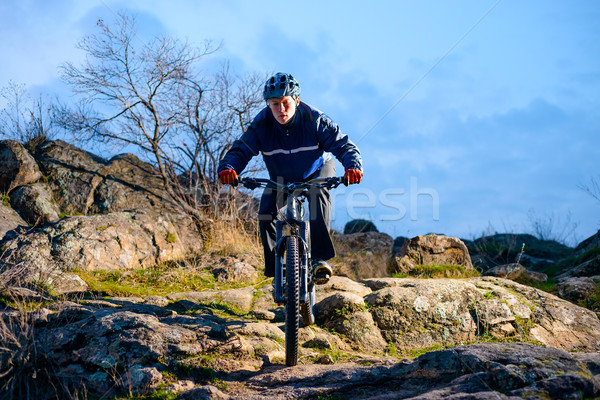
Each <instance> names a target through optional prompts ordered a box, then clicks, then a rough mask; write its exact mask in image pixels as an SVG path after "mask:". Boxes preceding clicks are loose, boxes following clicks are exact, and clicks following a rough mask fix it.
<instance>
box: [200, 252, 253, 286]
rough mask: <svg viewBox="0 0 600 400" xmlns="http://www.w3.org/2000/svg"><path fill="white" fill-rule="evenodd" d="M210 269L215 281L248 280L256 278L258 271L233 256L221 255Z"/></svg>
mask: <svg viewBox="0 0 600 400" xmlns="http://www.w3.org/2000/svg"><path fill="white" fill-rule="evenodd" d="M217 265H218V266H217V267H215V268H213V269H212V270H211V272H212V274H213V275H214V276H215V279H216V280H217V282H250V281H254V280H256V278H258V271H256V268H254V267H253V266H252V265H250V264H248V263H247V262H244V261H241V260H238V259H236V258H235V257H231V256H230V257H222V258H221V259H220V260H219V261H218V263H217Z"/></svg>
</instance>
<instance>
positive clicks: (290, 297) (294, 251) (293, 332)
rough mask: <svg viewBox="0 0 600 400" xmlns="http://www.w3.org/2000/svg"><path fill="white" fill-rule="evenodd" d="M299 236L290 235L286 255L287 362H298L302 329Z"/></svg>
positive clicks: (290, 363) (292, 364)
mask: <svg viewBox="0 0 600 400" xmlns="http://www.w3.org/2000/svg"><path fill="white" fill-rule="evenodd" d="M298 244H299V243H298V237H296V236H290V237H289V238H288V241H287V248H286V251H287V255H286V261H287V263H286V271H285V272H286V283H287V288H286V295H287V298H286V303H285V364H286V365H287V366H294V365H296V364H298V330H299V329H300V274H299V272H300V271H299V270H300V254H299V249H298Z"/></svg>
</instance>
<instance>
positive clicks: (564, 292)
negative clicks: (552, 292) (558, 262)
mask: <svg viewBox="0 0 600 400" xmlns="http://www.w3.org/2000/svg"><path fill="white" fill-rule="evenodd" d="M556 287H557V288H558V295H559V296H560V297H561V298H563V299H567V300H569V301H572V302H574V303H577V302H579V301H582V300H585V299H587V298H588V297H590V296H591V295H593V294H594V293H595V292H596V291H598V289H599V288H600V275H596V276H584V277H567V278H562V279H560V280H558V281H557V282H556Z"/></svg>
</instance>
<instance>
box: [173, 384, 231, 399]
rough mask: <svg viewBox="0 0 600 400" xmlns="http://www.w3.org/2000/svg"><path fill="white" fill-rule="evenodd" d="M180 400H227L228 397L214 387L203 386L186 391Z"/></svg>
mask: <svg viewBox="0 0 600 400" xmlns="http://www.w3.org/2000/svg"><path fill="white" fill-rule="evenodd" d="M180 398H181V400H228V399H230V397H229V396H228V395H226V394H224V393H223V392H221V391H220V390H219V389H217V388H216V387H215V386H212V385H204V386H200V387H197V388H195V389H192V390H188V391H187V392H185V393H184V394H183V395H182V396H181V397H180Z"/></svg>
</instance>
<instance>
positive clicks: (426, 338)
mask: <svg viewBox="0 0 600 400" xmlns="http://www.w3.org/2000/svg"><path fill="white" fill-rule="evenodd" d="M363 283H364V284H365V285H367V286H370V287H371V288H372V289H373V292H372V293H371V294H368V295H367V296H365V297H364V299H365V303H366V304H367V309H368V310H369V311H370V312H371V314H372V315H373V319H374V322H375V325H376V327H377V329H379V330H380V331H381V335H382V337H383V338H384V339H385V340H386V341H387V342H388V343H390V344H391V345H393V346H395V347H396V348H398V349H402V350H405V351H407V350H414V349H417V348H431V347H435V346H447V345H448V344H452V343H461V342H464V341H475V340H477V339H478V338H480V337H485V336H488V335H491V336H494V337H496V338H497V339H502V340H508V339H511V338H512V339H513V340H519V341H532V342H539V343H542V344H544V345H546V346H550V347H555V348H560V349H563V350H567V351H571V350H577V349H582V350H583V349H586V350H588V351H589V350H596V349H600V320H598V317H597V316H596V314H595V313H594V312H592V311H590V310H587V309H585V308H582V307H579V306H576V305H574V304H572V303H570V302H568V301H565V300H562V299H559V298H558V297H556V296H553V295H551V294H548V293H546V292H543V291H541V290H538V289H534V288H531V287H529V286H525V285H521V284H519V283H516V282H513V281H510V280H505V279H501V278H492V277H485V278H470V279H468V280H455V279H399V278H386V279H368V280H365V281H363Z"/></svg>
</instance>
